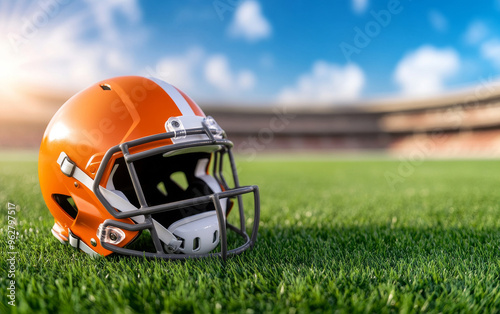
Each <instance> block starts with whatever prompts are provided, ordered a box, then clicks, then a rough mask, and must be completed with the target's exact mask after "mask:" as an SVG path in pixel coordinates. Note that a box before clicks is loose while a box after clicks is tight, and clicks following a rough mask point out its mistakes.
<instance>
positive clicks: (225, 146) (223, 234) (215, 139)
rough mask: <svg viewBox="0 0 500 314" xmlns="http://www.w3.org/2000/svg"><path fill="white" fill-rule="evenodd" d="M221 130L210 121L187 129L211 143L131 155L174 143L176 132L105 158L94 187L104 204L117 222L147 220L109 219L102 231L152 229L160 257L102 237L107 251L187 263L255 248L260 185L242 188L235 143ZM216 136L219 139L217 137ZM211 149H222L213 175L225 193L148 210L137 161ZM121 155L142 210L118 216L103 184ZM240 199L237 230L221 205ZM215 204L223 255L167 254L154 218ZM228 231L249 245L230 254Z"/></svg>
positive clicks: (137, 142) (153, 137) (116, 149)
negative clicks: (248, 203) (229, 178)
mask: <svg viewBox="0 0 500 314" xmlns="http://www.w3.org/2000/svg"><path fill="white" fill-rule="evenodd" d="M220 131H221V130H220V129H219V130H217V129H215V128H214V127H213V126H209V125H207V123H206V120H204V121H203V122H202V128H192V129H186V130H185V134H186V136H189V135H200V134H201V135H206V136H207V137H208V139H206V140H194V141H189V142H182V143H178V144H171V145H165V146H162V147H157V148H153V149H150V150H147V151H143V152H139V153H134V154H131V153H130V151H129V150H130V148H132V147H135V146H139V145H143V144H146V143H150V142H155V141H159V140H164V139H171V138H174V137H175V136H176V132H173V131H172V132H166V133H162V134H156V135H151V136H147V137H144V138H140V139H137V140H133V141H129V142H125V143H122V144H120V145H117V146H114V147H112V148H110V149H109V150H108V151H107V152H106V154H105V155H104V157H103V160H102V162H101V165H100V166H99V169H98V171H97V173H96V177H95V180H94V185H93V192H94V193H95V195H96V196H97V198H98V199H99V201H100V202H101V203H102V204H103V206H104V207H105V208H106V210H107V211H108V212H109V213H110V214H111V215H112V216H113V217H115V218H117V219H124V218H131V217H134V216H138V215H143V216H144V218H145V220H144V222H142V223H138V224H128V223H124V222H120V221H116V220H113V219H106V220H105V221H104V222H103V224H102V230H105V229H106V227H107V226H113V227H117V228H121V229H125V230H129V231H142V230H145V229H148V230H149V231H150V233H151V238H152V241H153V244H154V246H155V250H156V253H151V252H143V251H138V250H131V249H126V248H121V247H118V246H116V245H113V244H110V243H107V242H105V241H104V238H105V234H104V233H102V234H101V237H100V241H101V245H102V247H104V248H105V249H107V250H110V251H112V252H116V253H119V254H123V255H132V256H146V257H155V258H165V259H185V258H202V257H208V256H220V257H222V259H223V260H226V259H227V257H228V256H229V255H233V254H240V253H242V252H243V251H245V250H246V249H248V248H250V247H252V246H253V245H254V244H255V241H256V239H257V231H258V228H259V220H260V196H259V188H258V187H257V186H256V185H253V186H243V187H241V186H240V185H239V179H238V174H237V172H236V165H235V162H234V156H233V154H232V151H231V148H232V146H233V143H232V142H231V141H229V140H227V139H226V136H225V133H223V132H222V133H221V132H220ZM214 135H215V136H214ZM207 145H217V146H220V147H221V148H220V150H219V151H216V152H214V153H213V156H214V157H213V158H214V165H213V167H214V168H213V172H214V173H213V175H214V177H215V178H216V180H217V182H218V183H219V184H220V185H221V186H222V187H224V191H222V192H218V193H213V194H211V195H204V196H199V197H195V198H191V199H186V200H181V201H176V202H171V203H166V204H161V205H155V206H148V205H147V203H146V198H145V196H144V193H143V191H142V188H141V184H140V182H139V177H138V175H137V173H136V170H135V167H134V161H137V160H140V159H143V158H146V157H149V156H153V155H156V154H164V153H167V152H170V151H174V150H178V149H184V148H192V147H197V146H207ZM119 151H121V152H122V154H123V158H124V160H125V162H126V164H127V169H128V171H129V175H130V178H131V180H132V184H133V187H134V190H135V193H136V195H137V199H138V200H139V204H140V208H139V209H138V210H132V211H126V212H118V211H116V210H115V209H114V208H113V207H112V206H111V204H110V203H109V202H108V200H107V199H106V198H105V197H104V196H103V194H102V193H101V191H100V188H99V186H100V182H101V180H102V177H103V175H104V171H105V169H106V168H107V166H108V164H109V162H110V160H111V158H112V156H113V154H115V153H117V152H119ZM225 154H227V155H228V157H229V162H230V165H231V170H232V173H233V181H234V185H235V188H234V189H230V188H229V186H228V184H227V182H226V180H225V178H224V175H223V174H222V171H223V157H224V155H225ZM247 193H253V198H254V225H253V229H252V236H251V237H249V236H248V234H247V233H246V228H245V215H244V208H243V201H242V195H243V194H247ZM234 197H236V198H237V200H238V208H239V215H240V227H239V228H238V227H236V226H233V225H231V224H230V223H228V222H227V220H226V215H225V214H224V212H223V210H222V206H221V203H220V200H221V199H228V200H229V199H230V198H234ZM208 203H212V204H213V205H214V208H215V211H216V213H217V219H218V223H219V234H220V247H221V251H220V252H219V253H208V254H200V255H192V254H169V253H166V252H165V249H164V247H163V245H162V243H161V241H160V238H159V237H158V231H157V230H156V227H155V226H154V224H153V219H152V216H151V215H152V214H156V213H160V212H166V211H171V210H175V209H179V208H184V207H189V206H195V205H201V204H208ZM227 228H229V229H231V230H232V231H234V232H236V233H237V234H238V235H240V236H241V237H243V238H244V240H245V243H244V244H243V245H241V246H240V247H238V248H235V249H232V250H228V248H227Z"/></svg>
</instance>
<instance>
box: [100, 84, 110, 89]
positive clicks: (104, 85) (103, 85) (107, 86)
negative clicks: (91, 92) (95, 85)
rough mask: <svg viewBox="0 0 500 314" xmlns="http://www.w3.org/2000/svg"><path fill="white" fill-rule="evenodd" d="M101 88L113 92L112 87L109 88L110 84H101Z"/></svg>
mask: <svg viewBox="0 0 500 314" xmlns="http://www.w3.org/2000/svg"><path fill="white" fill-rule="evenodd" d="M100 86H101V88H102V90H111V86H109V85H108V84H101V85H100Z"/></svg>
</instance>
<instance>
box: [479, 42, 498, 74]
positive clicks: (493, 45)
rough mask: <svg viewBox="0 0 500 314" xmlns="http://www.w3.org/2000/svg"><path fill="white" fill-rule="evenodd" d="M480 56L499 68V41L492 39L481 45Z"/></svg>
mask: <svg viewBox="0 0 500 314" xmlns="http://www.w3.org/2000/svg"><path fill="white" fill-rule="evenodd" d="M481 55H482V56H483V58H485V59H487V60H489V61H490V62H492V63H493V64H494V65H495V66H496V67H498V68H500V40H498V39H492V40H489V41H487V42H485V43H483V44H482V45H481Z"/></svg>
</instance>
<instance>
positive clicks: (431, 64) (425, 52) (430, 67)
mask: <svg viewBox="0 0 500 314" xmlns="http://www.w3.org/2000/svg"><path fill="white" fill-rule="evenodd" d="M459 67H460V60H459V56H458V53H457V52H456V51H455V50H453V49H451V48H447V49H437V48H434V47H432V46H422V47H420V48H418V49H417V50H416V51H413V52H411V53H409V54H407V55H406V56H404V57H403V59H402V60H401V61H400V62H399V63H398V65H397V67H396V70H395V72H394V80H395V81H396V83H397V84H398V85H399V86H400V87H401V90H402V92H403V93H404V94H407V95H413V96H422V95H429V94H434V93H437V92H440V91H442V90H443V89H444V83H445V80H446V79H448V78H450V77H451V76H452V75H453V74H455V73H456V72H457V71H458V69H459Z"/></svg>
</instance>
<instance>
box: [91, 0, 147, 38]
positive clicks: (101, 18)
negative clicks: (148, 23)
mask: <svg viewBox="0 0 500 314" xmlns="http://www.w3.org/2000/svg"><path fill="white" fill-rule="evenodd" d="M85 2H86V3H87V5H88V6H89V8H90V10H91V11H92V14H93V15H94V17H95V23H96V24H97V26H98V27H99V29H100V31H101V34H102V36H103V37H104V38H105V39H107V40H112V41H115V40H118V39H119V37H120V30H119V29H118V28H117V26H116V24H115V17H116V15H117V14H120V15H121V16H123V17H124V18H125V19H126V21H127V22H129V23H133V24H135V23H137V22H138V21H139V20H140V18H141V10H140V9H139V5H138V3H137V1H136V0H108V1H101V0H85Z"/></svg>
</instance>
